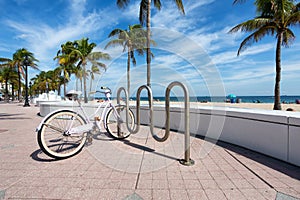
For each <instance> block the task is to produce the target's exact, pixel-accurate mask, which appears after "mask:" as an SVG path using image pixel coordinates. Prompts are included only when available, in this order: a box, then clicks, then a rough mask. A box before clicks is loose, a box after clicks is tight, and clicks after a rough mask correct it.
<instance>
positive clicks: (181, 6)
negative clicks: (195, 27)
mask: <svg viewBox="0 0 300 200" xmlns="http://www.w3.org/2000/svg"><path fill="white" fill-rule="evenodd" d="M175 3H176V5H177V8H178V10H179V11H181V13H182V14H184V15H185V12H184V6H183V3H182V0H175Z"/></svg>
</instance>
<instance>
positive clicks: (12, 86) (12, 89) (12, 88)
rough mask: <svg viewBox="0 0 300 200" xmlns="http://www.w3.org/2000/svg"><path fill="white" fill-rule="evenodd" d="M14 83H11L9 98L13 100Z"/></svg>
mask: <svg viewBox="0 0 300 200" xmlns="http://www.w3.org/2000/svg"><path fill="white" fill-rule="evenodd" d="M14 86H15V84H14V83H11V100H12V101H14V100H15V90H14Z"/></svg>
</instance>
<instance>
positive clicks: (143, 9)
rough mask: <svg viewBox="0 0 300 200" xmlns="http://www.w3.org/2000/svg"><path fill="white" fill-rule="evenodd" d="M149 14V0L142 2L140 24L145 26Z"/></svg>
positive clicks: (142, 0)
mask: <svg viewBox="0 0 300 200" xmlns="http://www.w3.org/2000/svg"><path fill="white" fill-rule="evenodd" d="M147 13H148V3H147V0H141V4H140V15H139V20H140V24H141V25H145V24H146V20H147Z"/></svg>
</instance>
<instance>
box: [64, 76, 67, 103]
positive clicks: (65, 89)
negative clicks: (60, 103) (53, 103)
mask: <svg viewBox="0 0 300 200" xmlns="http://www.w3.org/2000/svg"><path fill="white" fill-rule="evenodd" d="M66 95H67V84H66V71H65V70H64V98H66Z"/></svg>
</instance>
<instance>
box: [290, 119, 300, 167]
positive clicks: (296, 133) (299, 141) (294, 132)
mask: <svg viewBox="0 0 300 200" xmlns="http://www.w3.org/2000/svg"><path fill="white" fill-rule="evenodd" d="M288 140H289V155H288V156H289V157H288V162H290V163H294V164H295V165H298V166H300V118H299V117H290V118H289V138H288Z"/></svg>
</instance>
